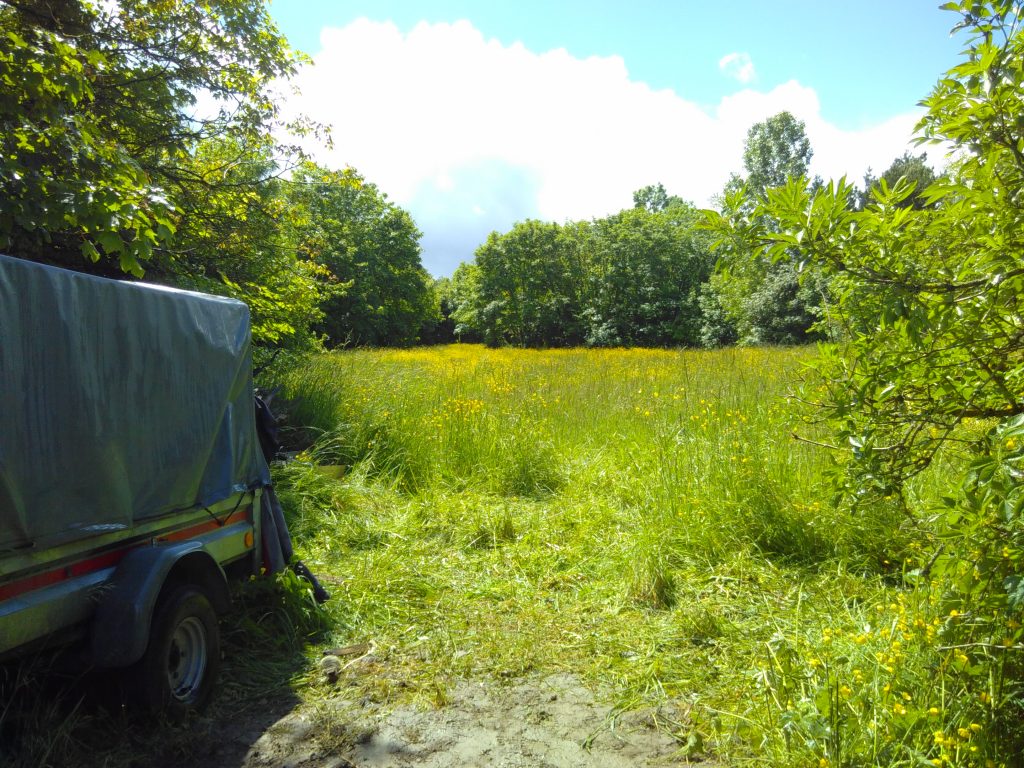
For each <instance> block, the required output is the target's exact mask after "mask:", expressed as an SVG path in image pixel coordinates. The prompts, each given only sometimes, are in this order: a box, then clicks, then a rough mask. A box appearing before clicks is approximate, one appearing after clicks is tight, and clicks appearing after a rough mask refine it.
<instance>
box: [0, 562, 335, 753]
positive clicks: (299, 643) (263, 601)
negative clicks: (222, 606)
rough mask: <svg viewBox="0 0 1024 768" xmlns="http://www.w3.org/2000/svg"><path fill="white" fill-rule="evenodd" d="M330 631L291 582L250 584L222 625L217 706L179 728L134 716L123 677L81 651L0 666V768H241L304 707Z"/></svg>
mask: <svg viewBox="0 0 1024 768" xmlns="http://www.w3.org/2000/svg"><path fill="white" fill-rule="evenodd" d="M307 600H308V603H309V604H308V605H306V604H305V603H306V601H307ZM317 611H319V612H320V614H321V615H318V614H317V613H316V612H317ZM327 624H328V617H327V614H326V613H325V612H323V611H322V609H319V608H317V607H316V606H315V605H314V604H313V603H312V600H311V598H308V596H307V595H304V594H300V590H297V589H296V588H295V586H294V584H292V583H284V584H282V583H281V580H280V579H278V580H275V581H270V580H265V581H264V582H262V583H261V582H254V583H249V584H246V585H242V587H241V588H240V589H239V590H238V591H237V592H236V596H235V606H234V608H233V609H232V610H231V611H230V613H228V614H227V615H225V616H224V617H223V618H222V620H221V623H220V626H221V652H222V661H221V668H220V675H219V678H218V685H217V689H216V691H215V693H214V696H213V699H212V701H211V703H210V705H209V706H208V707H207V709H206V710H205V711H204V712H203V713H202V714H201V715H196V716H194V717H192V718H191V719H189V720H188V721H187V722H184V723H180V724H175V723H170V722H166V721H158V720H157V721H155V720H153V719H147V718H144V717H141V716H139V715H138V714H137V713H134V712H133V711H132V710H131V709H130V708H129V707H128V705H127V696H126V694H125V690H124V686H123V685H122V681H121V676H120V675H119V674H118V672H117V671H116V670H109V669H97V668H92V667H87V666H85V665H83V662H82V661H81V653H80V651H78V650H76V649H75V648H73V647H72V648H69V649H66V650H62V651H60V652H46V653H39V654H37V655H35V656H32V657H25V658H21V659H19V660H16V661H12V662H7V663H5V664H3V665H2V666H0V765H3V766H5V768H30V767H31V768H43V767H45V766H52V767H53V768H65V767H67V768H79V766H81V768H85V767H86V766H90V767H91V766H105V767H106V768H143V766H145V767H146V768H164V767H165V766H166V767H167V768H170V766H174V767H175V768H180V766H189V768H213V767H214V766H217V768H237V767H240V766H242V765H244V764H245V763H246V760H247V757H248V756H249V755H250V753H251V752H252V751H253V748H254V745H255V744H256V742H257V741H258V740H259V739H260V737H261V736H262V735H263V734H264V733H265V732H266V731H267V730H268V729H269V728H270V727H271V726H272V725H274V723H276V722H277V721H278V720H280V719H281V718H282V717H284V716H285V715H287V714H288V713H289V712H291V711H292V710H293V709H294V708H295V707H296V706H297V705H298V704H299V703H300V699H299V697H298V695H297V694H296V693H295V690H294V687H295V685H296V683H297V682H300V681H301V678H302V676H303V675H304V673H305V670H306V667H307V660H306V657H305V655H304V653H303V649H304V647H305V646H306V645H307V644H309V643H311V642H315V641H317V640H318V639H319V636H320V635H321V634H322V633H323V631H324V630H325V629H326V628H327Z"/></svg>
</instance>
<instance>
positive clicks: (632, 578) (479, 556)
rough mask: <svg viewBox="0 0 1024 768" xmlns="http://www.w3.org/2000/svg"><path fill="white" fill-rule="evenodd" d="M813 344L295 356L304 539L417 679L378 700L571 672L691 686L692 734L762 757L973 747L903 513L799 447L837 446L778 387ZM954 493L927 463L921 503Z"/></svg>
mask: <svg viewBox="0 0 1024 768" xmlns="http://www.w3.org/2000/svg"><path fill="white" fill-rule="evenodd" d="M813 354H814V352H813V350H808V349H761V350H752V349H737V350H723V351H717V352H693V351H660V350H589V351H580V350H569V351H544V352H538V351H523V350H485V349H483V348H481V347H475V346H453V347H445V348H439V349H428V350H412V351H356V352H345V353H339V354H333V355H325V356H322V357H318V358H314V359H311V360H309V361H307V362H306V363H305V364H304V365H302V366H301V367H298V368H294V369H292V370H291V371H289V373H288V374H287V375H286V376H285V377H284V381H283V384H284V393H283V394H284V396H285V397H286V398H287V401H288V402H289V404H290V405H289V413H290V418H291V420H292V423H293V424H303V425H308V426H309V427H311V429H310V430H309V431H308V432H306V433H304V434H300V433H295V434H293V435H292V438H293V439H295V440H299V441H301V440H305V441H306V442H307V443H309V444H310V445H311V446H312V447H311V448H309V449H308V450H307V451H306V452H304V453H303V454H300V456H299V461H297V462H295V463H293V464H291V465H289V466H287V467H283V468H281V469H280V470H279V472H278V477H277V482H278V485H279V487H280V489H281V493H282V497H283V498H284V499H285V500H286V502H287V506H288V507H289V510H290V514H292V515H293V519H294V524H295V525H296V526H297V529H298V531H299V532H300V533H299V535H298V537H297V538H298V539H299V540H300V544H301V546H303V547H304V549H305V552H304V555H305V556H306V557H308V558H310V559H312V560H313V561H314V562H316V563H317V564H318V565H319V567H321V568H323V569H325V570H326V571H328V572H331V573H334V574H336V575H337V577H338V578H339V579H341V584H342V587H341V593H340V600H339V601H338V602H336V603H335V604H334V607H333V610H334V611H335V612H336V619H337V621H338V626H339V627H340V629H339V630H338V635H339V637H338V641H339V642H341V641H355V640H365V639H366V638H373V639H374V640H375V642H376V643H377V646H378V647H379V648H386V649H389V650H388V651H387V652H386V657H387V659H388V661H389V662H390V664H391V668H392V669H401V670H402V671H401V674H399V675H397V676H396V677H395V678H394V679H391V678H386V679H383V680H382V679H380V678H378V679H376V680H375V683H374V690H373V691H371V692H370V694H368V695H371V696H377V697H380V698H381V699H382V700H392V699H394V698H396V697H398V698H401V697H407V696H410V695H412V696H417V695H421V696H422V697H423V699H424V700H425V701H436V700H437V691H438V685H439V684H441V683H439V682H438V681H442V682H443V681H444V680H448V679H450V678H451V677H453V676H457V675H466V674H493V675H497V676H499V677H506V676H510V675H513V676H514V675H519V674H523V673H525V672H528V671H531V670H552V669H565V668H571V669H573V670H575V671H578V672H580V673H582V674H585V675H588V676H590V677H592V678H593V679H595V680H601V681H603V682H605V683H607V684H609V685H611V686H613V688H614V690H615V691H616V692H617V696H618V697H619V699H620V704H621V705H622V706H633V705H636V704H638V703H640V702H643V701H660V700H661V699H663V698H664V697H666V696H671V697H675V698H681V699H683V700H686V701H688V702H689V703H690V705H691V706H690V709H689V712H690V717H689V720H688V721H687V722H686V723H683V724H681V725H680V728H681V729H682V730H681V731H680V733H679V734H677V735H679V737H680V739H681V741H683V742H684V743H691V744H692V743H695V742H696V743H701V742H705V741H706V742H707V743H710V744H712V745H713V746H714V748H715V749H716V750H717V751H718V752H719V753H720V754H722V755H726V756H731V757H739V756H743V757H745V758H749V759H752V760H755V761H762V762H764V763H765V764H771V765H809V764H813V765H825V764H830V763H831V764H836V765H840V764H843V765H846V764H848V765H854V764H857V765H859V764H875V765H890V764H892V765H895V764H905V765H917V764H919V763H920V761H921V760H926V759H927V760H934V759H939V760H940V761H941V760H943V759H947V758H948V757H949V755H952V754H954V751H951V749H950V748H949V746H948V744H947V743H946V742H945V741H943V740H942V739H940V740H939V741H935V733H936V732H938V731H939V730H941V731H942V733H946V734H948V733H954V734H959V733H961V732H962V733H967V734H969V735H970V736H971V738H975V737H974V735H973V734H974V733H975V731H973V730H971V728H972V727H973V726H976V725H977V724H976V723H972V722H968V720H964V717H966V715H963V713H962V712H961V713H960V714H957V712H958V710H957V708H956V707H955V706H952V705H951V702H950V701H949V700H948V697H946V698H943V697H944V694H942V693H934V692H932V691H931V690H930V688H929V675H930V674H932V672H933V671H934V670H935V669H936V668H937V667H936V665H938V664H942V663H944V662H943V660H942V658H940V657H941V653H940V652H939V651H938V650H937V648H938V647H939V646H938V643H937V642H936V640H935V638H936V633H937V632H939V630H940V629H941V625H942V621H943V619H942V617H941V616H940V615H938V613H937V612H936V611H937V609H936V607H935V604H934V600H933V599H931V598H929V597H928V596H927V595H923V594H921V595H919V594H917V593H915V592H914V591H913V590H910V589H908V588H906V587H905V584H906V583H907V582H905V581H904V573H905V571H907V570H909V569H910V568H911V567H912V566H913V565H914V564H915V563H919V561H920V558H921V556H922V554H921V553H922V551H923V550H922V547H923V542H922V540H921V535H920V533H919V532H918V531H917V529H916V527H915V525H914V521H913V517H908V516H907V515H906V514H905V513H904V512H902V511H901V510H900V509H899V508H897V506H896V505H895V504H890V503H889V502H887V501H886V500H884V499H883V500H880V501H879V503H877V504H876V505H875V506H874V507H868V508H864V509H861V510H860V511H858V513H857V514H856V515H854V514H851V513H850V511H849V510H847V509H843V508H838V507H836V506H835V505H834V504H833V503H832V497H831V491H830V489H831V484H830V481H829V473H830V472H831V471H833V470H834V466H835V458H836V457H834V456H833V455H831V454H830V452H829V451H828V450H826V449H824V448H822V447H820V446H816V445H813V444H810V443H808V442H806V441H802V440H797V439H795V438H794V433H799V434H800V435H801V436H802V437H805V438H810V439H812V440H817V441H819V442H828V441H827V435H824V434H816V433H815V430H816V428H815V427H814V426H813V425H810V424H808V423H807V422H806V421H805V420H804V419H803V416H804V414H803V413H802V412H801V410H800V406H799V403H798V402H797V401H796V400H794V399H791V398H789V397H788V395H789V394H790V390H791V389H794V388H795V387H796V386H797V385H798V384H799V383H800V380H801V379H802V377H803V372H804V370H805V366H806V364H807V363H808V362H809V361H810V359H811V358H812V356H813ZM317 462H321V463H329V464H342V465H344V466H345V468H346V471H347V473H348V475H347V477H346V479H345V480H344V481H342V482H340V483H338V482H335V481H332V480H329V479H325V477H324V475H323V474H321V473H319V472H318V471H317V469H316V468H315V467H314V466H313V465H314V464H315V463H317ZM941 489H942V478H941V477H936V476H935V475H934V474H933V475H932V476H931V477H925V478H922V480H921V482H920V484H919V485H918V486H917V487H916V488H915V489H913V491H914V493H913V494H912V498H913V499H915V504H916V505H917V509H916V510H915V511H914V513H915V514H917V515H923V514H926V513H927V512H928V505H929V504H930V503H931V502H930V499H932V498H934V497H935V496H936V495H937V494H938V493H939V491H940V490H941ZM906 696H910V699H907V698H906ZM964 729H966V730H964ZM957 738H960V739H961V742H962V743H961V746H962V749H961V750H960V752H956V753H955V754H962V755H964V756H969V755H970V754H972V753H971V752H970V749H971V747H972V746H976V744H977V741H975V742H971V740H970V739H966V740H965V738H964V737H963V736H962V735H961V736H959V737H957ZM954 741H955V739H954ZM964 764H965V765H966V764H969V763H967V762H964Z"/></svg>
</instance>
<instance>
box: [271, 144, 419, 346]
mask: <svg viewBox="0 0 1024 768" xmlns="http://www.w3.org/2000/svg"><path fill="white" fill-rule="evenodd" d="M288 199H289V203H290V205H292V206H293V207H294V208H295V209H296V211H297V218H296V219H294V220H293V221H292V222H291V225H292V226H293V227H294V230H295V231H294V234H293V239H294V241H295V243H296V245H297V247H298V249H299V252H300V254H301V255H302V257H303V258H305V259H309V260H311V261H313V262H315V263H317V264H320V265H322V266H323V267H325V268H326V269H327V270H328V271H329V272H330V275H331V283H332V291H331V296H329V297H328V298H327V300H326V301H325V302H324V304H323V312H324V318H323V320H322V322H321V323H320V326H319V328H320V330H321V331H322V332H323V333H324V334H326V336H327V340H328V343H329V344H331V345H333V346H344V345H358V346H366V345H368V346H388V345H400V346H401V345H408V344H412V343H414V342H416V341H417V340H418V339H419V337H420V333H421V331H423V330H424V328H425V327H426V326H427V325H429V324H430V323H432V322H436V320H437V319H438V318H437V317H436V314H437V302H436V297H435V295H434V293H433V292H432V290H431V285H432V280H431V279H430V276H429V275H428V274H427V272H426V270H425V269H424V268H423V265H422V263H421V262H420V245H419V239H420V232H419V230H418V229H417V228H416V225H415V223H414V222H413V220H412V217H410V216H409V214H408V212H406V211H405V210H403V209H402V208H400V207H398V206H396V205H394V204H393V203H391V202H389V201H388V199H387V195H385V194H384V193H382V192H381V191H380V190H379V189H378V188H377V187H376V185H374V184H371V183H369V182H367V181H366V180H365V179H364V178H363V177H362V176H360V175H359V174H358V173H357V172H356V171H355V170H353V169H351V168H347V169H345V170H344V171H331V170H329V169H326V168H322V167H320V166H318V165H315V164H313V163H310V162H305V163H303V164H302V165H301V166H300V167H299V168H298V169H296V172H295V173H294V174H293V176H292V178H291V180H290V183H289V196H288Z"/></svg>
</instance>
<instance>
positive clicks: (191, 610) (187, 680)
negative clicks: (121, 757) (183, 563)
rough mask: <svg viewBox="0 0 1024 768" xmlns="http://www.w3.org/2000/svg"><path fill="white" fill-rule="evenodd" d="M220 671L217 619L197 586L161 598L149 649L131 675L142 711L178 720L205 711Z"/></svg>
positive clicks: (156, 611)
mask: <svg viewBox="0 0 1024 768" xmlns="http://www.w3.org/2000/svg"><path fill="white" fill-rule="evenodd" d="M219 666H220V631H219V628H218V626H217V614H216V612H215V611H214V610H213V606H212V605H210V601H209V599H208V598H207V597H206V595H205V594H204V593H203V591H202V589H200V588H199V587H197V586H195V585H192V584H187V585H182V586H178V587H175V588H172V589H171V591H170V592H169V593H168V594H167V595H164V596H161V598H160V600H159V601H158V602H157V605H156V609H155V610H154V612H153V622H152V625H151V626H150V632H149V645H148V646H147V648H146V652H145V654H143V656H142V658H141V659H140V660H139V661H138V662H137V663H136V664H135V665H134V666H133V667H132V668H131V669H130V670H129V675H130V676H131V682H132V688H133V689H134V691H135V693H136V697H137V698H138V700H139V703H140V704H141V705H142V707H143V709H144V710H146V711H147V712H149V713H150V714H154V715H159V714H163V715H166V716H167V717H169V718H171V719H174V720H180V719H183V718H184V717H185V716H187V715H188V714H189V713H190V712H193V711H197V710H199V709H202V708H203V706H205V705H206V703H207V702H208V701H209V699H210V694H211V693H212V692H213V685H214V681H215V680H216V677H217V669H218V667H219Z"/></svg>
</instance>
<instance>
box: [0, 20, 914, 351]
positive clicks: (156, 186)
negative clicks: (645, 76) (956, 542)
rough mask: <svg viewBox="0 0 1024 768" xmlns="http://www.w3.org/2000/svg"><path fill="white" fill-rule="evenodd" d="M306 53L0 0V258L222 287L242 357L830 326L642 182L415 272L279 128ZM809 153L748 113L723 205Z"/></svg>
mask: <svg viewBox="0 0 1024 768" xmlns="http://www.w3.org/2000/svg"><path fill="white" fill-rule="evenodd" d="M304 61H305V58H304V57H303V55H302V54H300V53H297V52H295V51H293V50H292V49H291V48H290V47H289V46H288V43H287V41H286V40H285V39H284V38H283V37H282V36H281V35H280V34H279V32H278V31H277V29H276V27H275V26H274V24H273V22H272V21H271V19H270V18H269V16H268V15H267V12H266V8H265V5H264V3H263V2H262V0H211V2H206V3H202V4H197V3H192V2H188V0H169V1H168V2H164V3H149V2H145V1H144V0H124V1H123V2H119V3H117V4H113V5H111V4H95V5H94V4H91V3H85V2H80V1H79V0H31V2H30V1H29V0H5V1H0V69H2V71H3V73H4V76H3V77H0V201H2V203H0V251H2V252H5V253H8V254H10V255H13V256H18V257H21V258H27V259H33V260H38V261H44V262H48V263H53V264H57V265H60V266H65V267H69V268H72V269H79V270H84V271H91V272H94V273H98V274H103V275H107V276H112V277H122V278H140V277H142V276H145V279H147V280H150V281H155V282H160V283H165V284H168V285H174V286H178V287H183V288H188V289H193V290H200V291H204V292H210V293H217V294H224V295H228V296H233V297H235V298H238V299H241V300H243V301H245V302H246V303H247V304H248V305H249V306H250V308H251V310H252V317H253V335H254V339H255V341H256V343H257V345H258V346H259V347H260V348H261V349H274V348H280V347H285V348H292V349H312V348H320V347H322V346H324V345H326V346H328V347H334V346H347V345H368V346H387V345H408V344H414V343H443V342H448V341H454V340H463V341H484V342H486V343H488V344H493V345H501V344H513V345H520V346H540V347H550V346H576V345H587V346H721V345H724V344H731V343H737V342H738V343H746V344H793V343H801V342H806V341H810V340H814V339H816V338H820V337H821V336H822V335H823V334H824V333H825V332H826V330H827V329H826V327H825V326H824V325H823V324H822V323H821V320H822V318H823V314H824V313H823V306H824V304H825V303H827V301H828V300H829V285H828V280H826V279H825V278H824V277H822V278H821V279H817V278H815V279H805V278H806V276H802V275H801V274H800V265H799V264H797V263H793V262H775V263H772V262H769V261H767V260H766V259H765V258H764V257H763V256H759V255H756V254H746V255H743V256H742V257H741V256H740V255H737V254H733V253H730V252H718V253H715V252H713V251H712V244H713V242H714V239H715V238H714V236H713V235H712V234H711V233H710V232H709V231H708V230H706V229H704V228H702V221H703V217H702V214H700V213H699V212H698V211H697V210H696V209H695V208H694V206H693V205H691V204H689V203H687V202H685V201H683V200H681V199H680V198H678V197H676V196H674V195H670V194H669V193H668V192H667V191H666V190H665V189H664V187H663V186H662V185H661V184H656V185H652V186H649V187H646V188H644V189H641V190H638V191H637V192H636V193H635V194H634V206H633V207H632V208H630V209H626V210H623V211H620V212H619V213H616V214H613V215H611V216H607V217H604V218H601V219H597V220H592V221H581V222H567V223H561V224H558V223H551V222H541V221H524V222H519V223H517V224H515V225H514V226H513V227H512V228H511V229H510V230H509V231H508V232H505V233H498V232H495V233H492V234H491V235H490V236H489V237H488V239H487V241H486V242H485V243H483V244H482V245H481V246H480V247H479V248H478V249H477V251H476V253H475V256H474V259H473V260H472V261H470V262H467V263H464V264H462V265H461V266H460V267H459V268H458V269H457V270H456V272H455V274H454V275H453V276H452V277H451V278H444V279H441V280H436V281H435V280H433V279H432V278H431V277H430V276H429V275H428V273H427V272H426V270H425V269H424V268H423V266H422V263H421V261H420V245H419V241H420V237H421V235H420V232H419V230H418V229H417V227H416V224H415V222H414V221H413V219H412V217H411V216H410V215H409V213H408V212H406V211H404V210H403V209H401V208H400V207H399V206H396V205H395V204H393V203H391V202H390V201H389V200H388V199H387V196H386V195H385V194H384V193H382V192H381V191H380V190H379V189H378V188H377V187H376V186H375V185H374V184H372V183H371V182H369V181H368V180H366V179H365V178H363V177H362V176H361V175H360V174H359V173H358V172H357V171H356V170H354V169H351V168H348V169H345V170H342V171H337V170H332V169H329V168H325V167H322V166H320V165H317V164H316V163H314V162H313V161H312V160H311V159H310V158H309V157H308V156H307V154H306V153H305V152H303V150H302V149H301V148H300V147H299V143H300V141H302V140H307V141H308V140H310V139H312V140H313V141H320V142H324V143H326V142H329V141H330V137H329V133H328V132H327V131H326V130H325V129H324V128H323V127H322V126H318V125H316V124H313V123H310V122H309V121H306V120H302V119H300V120H295V121H292V122H290V123H286V122H285V121H284V120H283V118H282V117H281V115H280V113H279V107H278V104H279V100H280V98H281V97H280V95H279V90H280V85H278V86H277V87H278V92H272V91H271V90H270V85H269V84H270V83H277V84H280V83H282V82H286V81H287V79H288V78H289V77H290V76H291V75H293V74H294V73H295V71H296V69H297V67H298V66H299V65H300V64H302V63H303V62H304ZM276 137H285V138H283V139H282V138H276ZM811 154H812V152H811V148H810V143H809V141H808V140H807V137H806V135H805V133H804V126H803V124H802V123H801V122H799V121H797V120H796V119H795V118H793V117H792V115H789V114H788V113H782V114H780V115H776V116H775V117H772V118H770V119H768V120H766V121H764V122H762V123H758V124H757V125H755V126H753V127H752V128H751V129H750V132H749V134H748V136H747V141H746V146H745V151H744V156H743V160H744V169H745V174H744V175H743V176H738V175H737V176H734V177H733V178H731V179H730V180H729V182H728V184H727V185H726V187H725V189H724V190H723V193H722V196H721V200H720V202H722V201H724V200H725V199H727V198H728V196H729V195H730V194H731V193H734V192H736V191H738V190H740V189H745V190H747V192H748V193H749V194H750V195H751V196H752V197H759V196H763V195H764V194H765V191H766V190H768V189H771V188H773V187H777V186H779V185H780V184H783V183H785V181H786V179H787V178H789V177H790V176H799V175H802V174H804V173H806V171H807V167H808V163H809V161H810V158H811ZM924 159H925V158H924V156H923V155H922V156H920V157H914V156H911V155H905V156H904V157H903V158H900V159H898V160H897V161H896V162H895V163H894V164H893V166H892V167H891V168H890V169H889V170H888V171H886V173H885V174H883V176H882V177H881V178H880V179H875V178H874V177H872V176H870V175H869V177H867V178H866V179H865V186H864V191H858V193H857V194H856V195H853V196H851V200H850V205H851V206H852V207H857V206H863V205H864V204H866V200H867V197H866V195H867V190H868V189H870V188H871V186H872V184H874V183H876V182H879V181H885V182H887V183H889V184H892V183H894V182H895V180H896V179H897V178H899V177H900V176H911V177H914V178H916V179H917V180H918V181H919V184H918V189H919V190H921V189H923V188H924V187H925V186H927V184H928V183H929V181H931V180H932V177H931V176H930V174H931V171H930V169H929V168H928V167H927V165H926V164H925V162H924ZM811 184H812V186H813V185H814V184H820V180H816V181H813V182H811ZM914 194H915V195H918V194H919V192H916V193H914ZM913 201H914V202H912V203H911V204H914V205H918V204H921V203H920V198H918V197H914V198H913Z"/></svg>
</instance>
